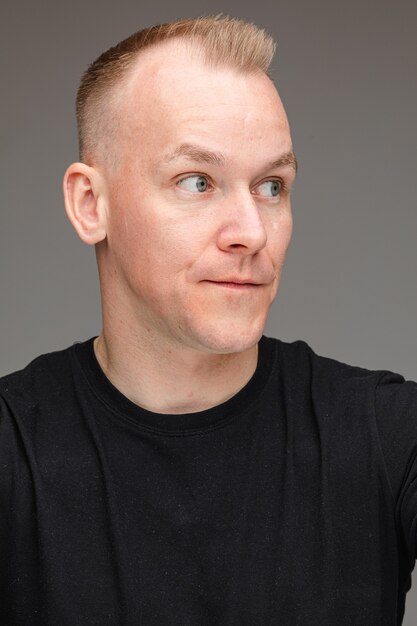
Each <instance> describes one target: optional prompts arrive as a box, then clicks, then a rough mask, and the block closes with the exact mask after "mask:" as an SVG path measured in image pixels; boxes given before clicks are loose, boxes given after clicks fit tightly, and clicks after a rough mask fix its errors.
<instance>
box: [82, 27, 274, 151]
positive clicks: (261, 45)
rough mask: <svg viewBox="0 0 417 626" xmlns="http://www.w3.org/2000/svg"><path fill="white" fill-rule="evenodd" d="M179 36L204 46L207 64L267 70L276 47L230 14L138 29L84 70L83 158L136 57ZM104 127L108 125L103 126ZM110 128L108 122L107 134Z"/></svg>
mask: <svg viewBox="0 0 417 626" xmlns="http://www.w3.org/2000/svg"><path fill="white" fill-rule="evenodd" d="M172 39H178V40H182V41H184V42H187V43H188V42H189V43H191V44H196V47H197V48H198V49H199V51H201V53H202V55H203V60H204V62H205V63H207V64H208V65H209V66H219V65H220V66H222V65H223V66H229V67H233V68H235V69H237V70H240V71H244V72H251V71H256V70H261V71H262V72H264V73H265V74H268V70H269V66H270V63H271V61H272V58H273V56H274V52H275V43H274V41H273V39H272V38H271V37H270V36H269V35H268V34H266V33H265V31H264V30H262V29H260V28H258V27H257V26H255V25H254V24H251V23H248V22H244V21H243V20H239V19H235V18H230V17H227V16H221V15H218V16H209V17H199V18H196V19H186V20H178V21H176V22H170V23H166V24H159V25H157V26H152V27H150V28H145V29H143V30H140V31H138V32H136V33H134V34H133V35H131V36H130V37H128V38H127V39H124V40H123V41H121V42H120V43H118V44H116V45H115V46H113V47H112V48H110V49H109V50H107V51H106V52H103V54H101V55H100V56H99V57H98V59H96V61H94V62H93V63H92V64H91V65H90V66H89V67H88V69H87V70H86V72H85V73H84V74H83V76H82V79H81V83H80V86H79V88H78V92H77V125H78V138H79V150H80V158H81V159H82V160H83V159H86V158H87V159H88V158H90V155H91V154H92V153H93V152H94V151H95V148H96V147H97V144H98V143H100V136H101V135H103V131H104V128H105V127H106V124H107V126H108V124H109V122H110V120H111V119H112V118H113V116H112V115H109V109H110V107H111V102H112V99H111V97H110V96H111V93H112V92H113V93H114V88H115V87H116V86H120V84H121V83H122V80H123V78H125V77H126V76H127V74H128V73H129V70H130V69H131V68H132V66H133V64H134V62H135V61H136V59H137V56H138V54H139V53H140V52H141V51H142V50H144V49H146V48H149V47H151V46H156V45H157V44H160V43H162V42H165V41H168V40H172ZM103 127H104V128H103ZM108 133H109V128H106V134H107V135H108Z"/></svg>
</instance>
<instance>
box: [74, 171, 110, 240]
mask: <svg viewBox="0 0 417 626" xmlns="http://www.w3.org/2000/svg"><path fill="white" fill-rule="evenodd" d="M63 191H64V200H65V210H66V212H67V215H68V218H69V220H70V222H71V224H72V225H73V227H74V228H75V230H76V231H77V234H78V236H79V237H80V239H81V240H82V241H84V243H87V244H90V245H94V244H96V243H98V242H99V241H103V239H105V237H106V206H105V194H104V185H103V181H102V178H101V175H100V174H99V172H97V170H95V169H94V168H93V167H90V166H88V165H85V164H84V163H73V164H72V165H70V166H69V168H68V169H67V171H66V172H65V176H64V181H63Z"/></svg>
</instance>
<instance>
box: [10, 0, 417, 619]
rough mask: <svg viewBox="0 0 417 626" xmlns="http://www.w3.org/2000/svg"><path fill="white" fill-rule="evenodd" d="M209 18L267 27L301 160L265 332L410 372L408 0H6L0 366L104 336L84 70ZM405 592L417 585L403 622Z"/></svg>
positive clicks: (413, 39)
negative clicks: (80, 221) (180, 21)
mask: <svg viewBox="0 0 417 626" xmlns="http://www.w3.org/2000/svg"><path fill="white" fill-rule="evenodd" d="M219 12H222V13H225V14H230V15H233V16H236V17H241V18H244V19H247V20H250V21H254V22H255V23H257V24H258V25H259V26H262V27H264V28H266V29H267V30H268V31H269V32H270V33H271V34H272V35H273V36H274V37H275V38H276V40H277V42H278V51H277V56H276V60H275V62H274V65H273V74H274V77H275V80H276V84H277V86H278V89H279V91H280V94H281V96H282V99H283V101H284V104H285V105H286V108H287V112H288V115H289V119H290V123H291V126H292V133H293V140H294V146H295V151H296V154H297V157H298V160H299V163H300V172H299V177H298V181H297V183H296V187H295V190H294V196H293V206H294V220H295V230H294V239H293V243H292V245H291V248H290V252H289V255H288V260H287V265H286V269H285V271H284V275H283V280H282V284H281V288H280V292H279V295H278V298H277V301H276V303H275V304H274V306H273V309H272V312H271V316H270V321H269V323H268V326H267V329H266V332H265V334H267V335H271V336H276V337H279V338H281V339H284V340H293V339H298V338H302V339H304V340H306V341H307V342H308V343H310V345H311V346H312V347H313V348H314V349H315V350H316V352H318V353H320V354H325V355H326V356H332V357H335V358H337V359H339V360H341V361H345V362H349V363H352V364H355V365H362V366H364V367H369V368H376V369H379V368H382V369H390V370H394V371H397V372H400V373H402V374H403V375H404V376H405V377H407V378H412V379H414V380H416V379H417V329H416V321H417V280H416V269H417V245H416V236H417V207H416V205H417V152H416V146H417V124H416V114H417V35H416V33H417V3H416V2H415V0H409V1H407V0H397V1H396V2H393V0H391V1H387V0H361V1H359V0H350V1H349V2H348V1H345V2H338V1H337V0H316V1H315V2H311V0H282V1H276V2H271V1H269V2H267V1H266V0H257V1H256V2H250V3H249V2H242V1H240V2H239V1H237V0H236V1H234V0H224V1H223V2H217V1H214V2H210V3H206V2H202V1H201V0H193V1H192V2H191V1H188V0H177V1H176V2H168V0H153V2H151V3H146V5H145V6H143V5H142V3H141V2H139V1H133V0H118V2H117V3H116V2H110V1H107V0H88V2H85V1H83V0H72V1H71V2H69V3H64V2H60V1H54V2H52V1H50V2H48V1H42V0H40V1H38V2H36V3H34V2H30V1H29V0H26V1H21V2H19V0H15V1H14V2H13V3H11V2H10V3H8V2H7V1H6V2H4V0H3V2H2V5H1V9H0V24H1V26H0V28H1V32H0V35H1V36H0V63H1V99H0V155H1V170H0V171H1V185H0V293H1V307H0V328H1V330H0V375H2V374H6V373H7V372H10V371H12V370H15V369H19V368H21V367H23V366H24V365H26V363H27V362H28V361H30V360H31V359H32V358H34V357H35V356H37V355H38V354H40V353H43V352H48V351H51V350H55V349H59V348H63V347H66V346H67V345H69V344H71V343H73V342H74V341H80V340H84V339H86V338H88V337H90V336H92V335H95V334H98V333H99V332H100V327H101V322H100V304H99V289H98V281H97V274H96V267H95V259H94V251H93V249H91V248H89V247H87V246H84V245H83V244H82V243H81V242H79V241H78V239H77V237H76V235H75V233H74V232H73V231H72V229H71V226H70V224H69V222H68V221H67V219H66V216H65V212H64V209H63V201H62V194H61V180H62V176H63V173H64V171H65V169H66V167H67V165H68V164H69V163H71V162H72V161H74V160H77V158H78V156H77V143H76V129H75V116H74V97H75V91H76V88H77V84H78V81H79V78H80V75H81V73H82V72H83V71H84V69H85V68H86V67H87V65H88V64H89V63H90V62H92V61H93V60H94V59H95V58H96V57H97V56H98V55H99V54H100V53H101V52H102V51H103V50H104V49H106V48H108V47H109V46H111V45H113V44H114V43H116V42H117V41H119V40H120V39H122V38H124V37H126V36H128V35H129V34H131V33H132V32H133V31H135V30H138V29H140V28H143V27H145V26H149V25H151V24H154V23H159V22H161V21H169V20H172V19H177V18H181V17H195V16H197V15H201V14H209V13H219ZM197 87H198V80H197V77H196V88H197ZM416 418H417V416H416ZM364 558H366V555H364ZM416 600H417V591H416V590H414V589H413V590H412V591H411V592H410V593H409V596H408V602H407V613H406V619H405V621H404V624H405V625H406V626H412V625H414V626H415V624H416V623H417V601H416Z"/></svg>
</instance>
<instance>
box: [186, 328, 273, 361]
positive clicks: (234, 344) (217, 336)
mask: <svg viewBox="0 0 417 626" xmlns="http://www.w3.org/2000/svg"><path fill="white" fill-rule="evenodd" d="M265 324H266V320H265V322H264V323H262V324H259V323H252V324H250V325H243V324H242V325H235V324H228V325H227V326H225V325H221V324H219V325H217V327H216V326H214V325H213V326H212V327H210V328H208V329H204V330H203V329H199V332H198V331H197V329H195V330H194V333H193V335H194V341H193V344H194V347H197V348H198V349H199V350H202V351H204V352H211V353H217V354H232V353H236V352H245V351H246V350H250V349H251V348H253V346H255V345H256V344H257V343H258V341H259V340H260V338H261V336H262V333H263V331H264V328H265Z"/></svg>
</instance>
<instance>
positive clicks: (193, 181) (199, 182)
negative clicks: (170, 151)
mask: <svg viewBox="0 0 417 626" xmlns="http://www.w3.org/2000/svg"><path fill="white" fill-rule="evenodd" d="M177 185H178V187H181V189H185V190H186V191H192V192H195V191H197V192H199V193H203V192H204V191H207V189H208V187H209V183H208V180H207V178H206V177H205V176H200V175H197V174H195V175H194V176H187V177H186V178H183V179H182V180H179V181H178V183H177Z"/></svg>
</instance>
